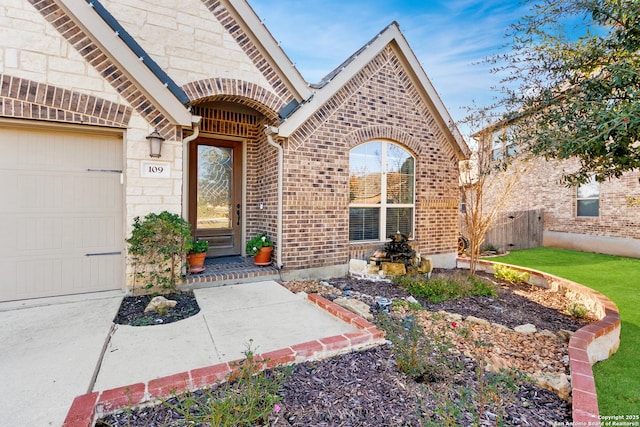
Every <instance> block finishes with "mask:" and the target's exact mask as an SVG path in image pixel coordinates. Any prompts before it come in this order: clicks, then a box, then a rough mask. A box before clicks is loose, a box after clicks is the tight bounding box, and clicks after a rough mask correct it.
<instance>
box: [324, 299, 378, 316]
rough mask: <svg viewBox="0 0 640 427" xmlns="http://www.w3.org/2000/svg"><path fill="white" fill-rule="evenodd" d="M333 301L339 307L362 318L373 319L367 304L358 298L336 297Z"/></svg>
mask: <svg viewBox="0 0 640 427" xmlns="http://www.w3.org/2000/svg"><path fill="white" fill-rule="evenodd" d="M333 302H334V303H336V304H338V305H339V306H340V307H344V308H346V309H347V310H349V311H350V312H352V313H355V314H357V315H358V316H360V317H362V318H363V319H366V320H372V319H373V315H372V314H371V312H370V311H369V305H367V304H366V303H364V302H362V301H360V300H357V299H353V298H336V299H335V300H333Z"/></svg>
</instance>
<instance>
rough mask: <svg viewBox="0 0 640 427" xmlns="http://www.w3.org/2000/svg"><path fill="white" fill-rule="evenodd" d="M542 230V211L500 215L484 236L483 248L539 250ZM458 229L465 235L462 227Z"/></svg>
mask: <svg viewBox="0 0 640 427" xmlns="http://www.w3.org/2000/svg"><path fill="white" fill-rule="evenodd" d="M462 222H463V223H464V221H462ZM543 228H544V209H535V210H530V211H518V212H506V213H503V214H500V216H499V217H498V219H497V220H496V222H495V224H494V225H493V227H491V228H490V229H489V231H488V232H487V233H486V234H485V241H484V245H483V246H489V245H491V246H493V247H495V248H497V249H501V250H505V251H511V250H515V249H531V248H539V247H540V246H542V232H543ZM460 229H461V230H462V234H463V235H465V231H464V227H463V226H461V227H460Z"/></svg>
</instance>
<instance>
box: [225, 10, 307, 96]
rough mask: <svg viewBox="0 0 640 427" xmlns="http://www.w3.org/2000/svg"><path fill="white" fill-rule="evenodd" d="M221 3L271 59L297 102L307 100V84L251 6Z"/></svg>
mask: <svg viewBox="0 0 640 427" xmlns="http://www.w3.org/2000/svg"><path fill="white" fill-rule="evenodd" d="M223 3H227V5H228V7H227V10H230V11H234V12H235V15H236V19H238V22H239V23H240V24H244V29H245V31H247V32H248V33H249V34H250V35H251V38H252V41H253V42H254V43H255V44H256V45H257V46H258V47H259V48H260V50H261V52H262V54H263V55H265V56H266V57H268V58H270V59H271V63H272V64H274V65H275V66H276V69H277V70H279V71H280V73H281V77H283V78H284V80H285V82H286V83H288V84H287V86H289V88H290V89H292V90H293V92H295V93H294V95H295V96H296V97H297V98H298V100H299V101H301V100H305V99H308V98H309V97H310V96H311V95H312V91H311V90H310V89H309V84H308V83H307V82H306V81H305V80H304V78H303V77H302V75H301V74H300V72H299V71H298V69H297V68H296V67H295V66H294V65H293V63H292V62H291V60H290V59H289V57H288V56H287V54H286V53H285V52H284V51H283V50H282V48H281V47H280V45H279V44H278V42H277V41H276V40H275V39H274V38H273V35H272V34H271V32H270V31H269V30H268V29H267V27H266V26H265V25H264V24H263V23H262V21H261V20H260V18H259V17H258V15H256V13H255V11H254V10H253V9H252V8H251V6H249V4H248V3H247V2H246V1H245V0H223Z"/></svg>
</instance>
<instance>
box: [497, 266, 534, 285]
mask: <svg viewBox="0 0 640 427" xmlns="http://www.w3.org/2000/svg"><path fill="white" fill-rule="evenodd" d="M493 277H495V278H496V279H501V280H506V281H507V282H510V283H528V282H529V273H527V272H526V271H518V270H516V269H514V268H510V267H507V266H506V265H500V264H496V265H495V266H494V267H493Z"/></svg>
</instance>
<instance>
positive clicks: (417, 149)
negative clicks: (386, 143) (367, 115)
mask: <svg viewBox="0 0 640 427" xmlns="http://www.w3.org/2000/svg"><path fill="white" fill-rule="evenodd" d="M377 138H382V139H388V140H391V141H396V142H399V143H401V144H402V145H404V146H405V147H408V148H409V149H411V151H413V152H414V153H416V154H421V153H422V147H421V145H420V142H419V141H418V139H417V138H416V137H414V136H413V135H411V134H409V133H407V132H404V131H402V130H400V129H398V128H396V127H393V126H369V127H366V128H362V129H356V130H354V131H353V132H350V133H348V134H347V135H345V137H344V140H345V142H346V143H347V145H348V146H349V149H352V148H353V147H355V146H356V145H358V144H360V143H362V142H365V141H369V140H372V139H377Z"/></svg>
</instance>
